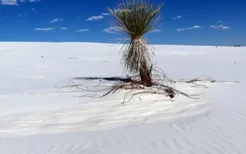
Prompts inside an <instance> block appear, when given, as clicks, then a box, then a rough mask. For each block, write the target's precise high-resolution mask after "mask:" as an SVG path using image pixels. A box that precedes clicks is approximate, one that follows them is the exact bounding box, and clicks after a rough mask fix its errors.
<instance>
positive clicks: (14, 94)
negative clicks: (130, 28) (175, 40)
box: [0, 42, 246, 154]
mask: <svg viewBox="0 0 246 154" xmlns="http://www.w3.org/2000/svg"><path fill="white" fill-rule="evenodd" d="M120 47H121V46H120V45H114V44H96V43H13V42H9V43H8V42H2V43H0V61H1V63H0V74H1V76H0V81H1V87H0V110H1V112H0V153H1V154H2V153H3V154H44V153H45V154H77V153H79V154H80V153H86V154H89V153H93V154H99V153H100V154H115V153H120V154H145V153H146V154H150V153H155V154H163V153H168V154H180V153H182V154H192V153H199V154H207V153H208V154H214V153H216V154H236V153H238V154H243V153H244V151H245V150H246V149H245V145H246V140H245V138H246V123H245V120H246V113H245V110H246V101H245V100H246V99H245V98H246V96H245V95H244V93H243V92H244V89H243V88H245V87H246V83H245V80H246V73H245V71H244V70H245V69H244V67H245V64H246V60H245V57H246V52H245V51H246V48H244V47H242V48H234V47H218V48H215V47H213V46H211V47H210V46H178V45H177V46H169V45H154V46H153V47H154V48H155V54H156V59H155V60H156V65H157V66H158V67H160V68H162V69H163V70H164V71H165V73H166V74H167V75H168V76H169V77H170V78H171V79H174V80H179V79H182V78H184V79H193V78H196V77H211V78H214V79H216V80H223V81H240V83H233V82H228V83H199V84H204V85H206V86H207V87H208V89H206V88H204V87H199V86H196V87H192V86H193V85H194V84H192V83H176V84H173V85H172V86H174V87H175V88H177V89H178V90H181V91H183V92H185V93H187V94H200V99H198V100H194V99H189V98H186V97H185V96H182V95H179V96H178V97H176V98H175V99H174V101H170V99H169V98H167V97H165V96H160V95H153V94H145V95H138V96H136V97H134V98H133V99H132V100H131V101H130V102H127V103H126V104H125V105H124V106H123V105H121V102H122V100H123V97H124V95H125V93H126V92H124V91H120V92H117V93H115V94H113V95H111V94H110V95H108V96H106V97H103V98H88V97H79V96H82V95H84V94H86V93H87V92H84V91H82V90H79V89H76V88H75V87H68V88H62V87H63V86H67V85H74V84H82V85H85V86H89V85H91V86H95V85H97V84H99V82H100V81H98V80H93V81H88V80H80V78H81V77H112V76H122V73H123V68H122V65H121V64H120V60H121V52H119V49H120ZM75 78H77V79H75ZM106 84H107V83H106ZM97 88H98V87H96V88H95V89H97ZM105 92H107V91H101V92H98V94H104V93H105Z"/></svg>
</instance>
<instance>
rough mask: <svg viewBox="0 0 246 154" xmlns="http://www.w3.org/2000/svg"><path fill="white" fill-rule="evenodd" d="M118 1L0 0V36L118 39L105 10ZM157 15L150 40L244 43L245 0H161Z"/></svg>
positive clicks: (156, 0) (0, 38)
mask: <svg viewBox="0 0 246 154" xmlns="http://www.w3.org/2000/svg"><path fill="white" fill-rule="evenodd" d="M152 1H153V3H156V4H157V3H160V2H163V1H161V0H152ZM117 2H118V0H0V41H42V42H43V41H45V42H71V41H72V42H103V43H107V42H109V43H114V42H118V41H120V40H121V39H122V36H121V35H119V34H116V33H114V32H115V31H114V28H113V27H111V25H110V18H111V16H110V15H108V12H107V10H106V7H107V6H110V7H114V6H116V3H117ZM161 17H162V20H161V23H160V24H159V26H158V27H157V29H156V30H155V32H152V33H150V34H148V35H147V36H146V38H147V39H148V41H149V42H151V43H154V44H190V45H233V44H242V45H246V0H164V6H163V8H162V12H161Z"/></svg>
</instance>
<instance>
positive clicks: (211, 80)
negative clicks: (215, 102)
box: [180, 77, 240, 83]
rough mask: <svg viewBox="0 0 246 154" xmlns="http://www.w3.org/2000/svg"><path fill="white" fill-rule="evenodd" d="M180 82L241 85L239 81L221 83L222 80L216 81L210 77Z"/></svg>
mask: <svg viewBox="0 0 246 154" xmlns="http://www.w3.org/2000/svg"><path fill="white" fill-rule="evenodd" d="M180 82H185V83H196V82H210V83H240V82H239V81H220V80H215V79H213V78H210V77H206V78H202V77H201V78H194V79H192V80H184V79H182V80H180Z"/></svg>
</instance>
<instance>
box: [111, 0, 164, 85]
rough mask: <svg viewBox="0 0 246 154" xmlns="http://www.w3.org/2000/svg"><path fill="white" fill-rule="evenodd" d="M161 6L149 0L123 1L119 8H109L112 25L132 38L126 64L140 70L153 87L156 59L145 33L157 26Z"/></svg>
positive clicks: (127, 51) (127, 49)
mask: <svg viewBox="0 0 246 154" xmlns="http://www.w3.org/2000/svg"><path fill="white" fill-rule="evenodd" d="M161 6H162V5H156V6H154V5H153V4H151V3H150V2H149V1H148V0H122V1H121V2H119V3H118V4H117V7H116V8H113V9H112V8H108V11H109V12H110V14H111V15H112V16H113V22H112V23H113V26H114V27H117V28H118V30H119V31H120V32H121V33H123V34H125V35H126V36H127V38H128V40H129V42H128V43H127V45H126V47H125V48H124V53H123V59H122V60H123V63H124V67H125V69H126V70H127V71H129V72H130V73H138V74H139V76H140V78H141V83H142V84H144V85H145V86H152V78H151V72H152V67H153V62H152V54H151V50H150V48H149V46H148V44H147V41H146V40H145V39H144V35H145V34H147V33H149V32H151V31H153V30H154V29H155V26H156V24H157V23H158V22H159V19H160V16H159V15H160V10H161Z"/></svg>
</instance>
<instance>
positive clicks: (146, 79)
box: [139, 64, 152, 87]
mask: <svg viewBox="0 0 246 154" xmlns="http://www.w3.org/2000/svg"><path fill="white" fill-rule="evenodd" d="M139 73H140V78H141V82H142V84H143V85H145V86H147V87H151V86H152V79H151V76H150V73H148V68H147V66H146V64H143V65H142V66H141V68H140V70H139Z"/></svg>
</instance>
